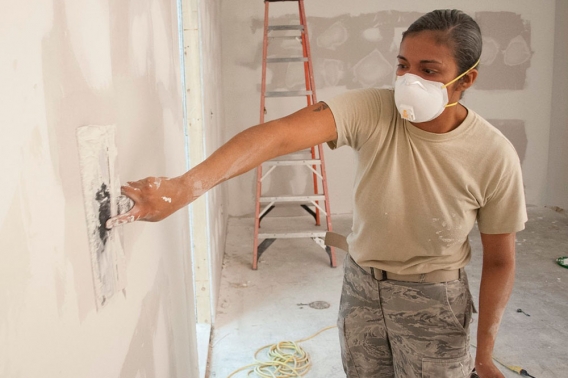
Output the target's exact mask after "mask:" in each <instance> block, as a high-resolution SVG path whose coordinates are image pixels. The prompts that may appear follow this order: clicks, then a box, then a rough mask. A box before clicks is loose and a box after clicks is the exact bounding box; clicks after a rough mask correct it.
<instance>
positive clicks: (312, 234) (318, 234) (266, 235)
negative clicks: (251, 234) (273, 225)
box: [258, 231, 326, 239]
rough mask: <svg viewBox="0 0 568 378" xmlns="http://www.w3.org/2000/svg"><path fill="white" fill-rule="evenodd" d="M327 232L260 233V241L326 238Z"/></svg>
mask: <svg viewBox="0 0 568 378" xmlns="http://www.w3.org/2000/svg"><path fill="white" fill-rule="evenodd" d="M325 234H326V231H315V232H276V233H262V234H261V233H259V234H258V238H259V239H296V238H325Z"/></svg>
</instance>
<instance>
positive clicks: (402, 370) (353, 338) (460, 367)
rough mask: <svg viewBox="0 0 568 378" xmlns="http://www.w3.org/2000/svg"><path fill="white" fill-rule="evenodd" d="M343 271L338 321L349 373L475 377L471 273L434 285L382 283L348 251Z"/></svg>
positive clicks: (360, 377) (386, 376)
mask: <svg viewBox="0 0 568 378" xmlns="http://www.w3.org/2000/svg"><path fill="white" fill-rule="evenodd" d="M344 270H345V275H344V281H343V291H342V294H341V304H340V309H339V319H338V326H339V333H340V343H341V352H342V360H343V367H344V370H345V372H346V374H347V376H348V377H349V378H352V377H358V378H369V377H380V378H389V377H398V378H403V377H404V378H413V377H417V378H418V377H424V378H427V377H429V378H434V377H435V378H443V377H449V378H454V377H469V376H470V374H471V371H472V370H473V361H472V359H471V356H470V354H469V322H470V320H471V312H472V301H471V295H470V293H469V289H468V285H467V278H466V277H463V278H462V279H460V280H456V281H450V282H445V283H435V284H432V283H413V282H400V281H392V280H387V281H381V282H379V281H377V280H375V279H374V278H373V277H372V276H371V275H370V274H369V273H367V272H365V271H364V270H363V269H362V268H361V267H359V266H358V265H357V264H355V262H354V261H353V260H352V259H351V258H350V257H349V255H348V256H347V257H346V259H345V263H344Z"/></svg>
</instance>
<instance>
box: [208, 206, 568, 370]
mask: <svg viewBox="0 0 568 378" xmlns="http://www.w3.org/2000/svg"><path fill="white" fill-rule="evenodd" d="M528 211H529V221H528V222H527V227H526V230H525V231H523V232H521V233H519V234H518V235H517V281H516V284H515V288H514V291H513V295H512V297H511V300H510V301H509V305H508V307H507V309H506V313H505V316H504V319H503V323H502V325H501V329H500V332H499V337H498V341H497V345H496V348H495V353H494V354H495V356H496V357H498V358H499V359H500V360H502V361H503V362H505V363H507V364H509V365H518V366H522V367H524V368H525V369H527V370H528V372H529V373H530V374H532V375H533V376H535V377H538V378H559V377H568V373H567V370H566V367H567V366H568V269H564V268H562V267H560V266H559V265H557V264H556V263H555V262H554V260H555V259H556V258H557V257H559V256H568V216H567V215H566V214H564V213H559V212H557V211H554V210H552V209H548V208H541V207H529V209H528ZM283 221H284V222H304V221H306V220H305V219H300V218H286V219H284V220H283ZM350 223H351V218H350V217H349V216H335V217H334V218H333V225H334V230H335V231H337V232H339V233H342V234H345V235H346V234H347V233H348V232H349V230H350ZM252 233H253V223H252V219H251V218H233V219H231V220H230V222H229V231H228V236H227V246H226V255H225V260H224V265H223V275H222V283H221V289H220V297H219V303H218V308H217V317H216V321H215V324H214V326H213V334H212V340H211V351H210V357H209V358H210V360H209V370H208V375H207V376H208V377H223V378H225V377H227V376H228V375H229V374H231V373H232V372H233V371H234V370H236V369H238V368H240V367H242V366H244V365H247V364H250V363H252V362H253V355H254V353H255V351H256V350H257V349H258V348H260V347H262V346H264V345H267V344H273V343H276V342H279V341H283V340H299V339H302V338H304V337H307V336H310V335H312V334H314V333H315V332H317V331H318V330H320V329H322V328H324V327H326V326H330V325H335V321H336V316H337V311H338V305H339V295H340V290H341V283H342V267H341V266H342V261H343V257H344V256H345V253H344V252H343V251H340V250H337V252H336V253H337V262H338V267H337V268H335V269H332V268H330V267H329V260H328V257H327V254H326V253H325V252H324V251H323V249H321V248H320V247H319V246H318V245H317V244H315V243H314V242H313V241H311V240H309V239H298V240H277V241H276V242H275V243H274V244H273V245H272V246H271V247H270V248H269V249H268V250H267V251H266V252H265V254H264V255H263V256H262V258H261V260H260V262H259V269H258V270H257V271H253V270H252V269H251V260H252ZM470 238H471V243H472V247H473V250H474V252H473V259H472V262H471V263H470V264H469V265H468V267H467V271H468V274H469V279H470V284H471V290H472V294H473V296H474V298H475V300H476V302H477V298H478V293H479V281H480V273H481V243H480V239H479V233H478V232H477V231H476V230H474V231H473V232H472V234H471V236H470ZM314 301H325V302H328V303H329V304H330V307H329V308H327V309H319V310H318V309H313V308H311V307H309V306H307V305H306V304H309V303H311V302H314ZM519 308H520V309H522V310H523V311H525V312H526V313H527V314H530V316H527V315H525V314H524V313H519V312H517V309H519ZM476 328H477V319H476V318H474V321H473V323H472V335H475V331H476ZM472 340H474V341H475V337H472ZM301 346H302V347H303V348H304V349H305V350H306V351H307V352H308V353H309V354H310V355H311V358H312V364H313V367H312V370H311V371H310V372H309V373H308V374H307V377H316V378H319V377H325V378H335V377H344V376H345V375H344V373H343V369H342V366H341V358H340V352H339V342H338V337H337V329H331V330H329V331H325V332H323V333H322V334H320V335H319V336H317V337H315V338H314V339H312V340H309V341H307V342H303V343H302V344H301ZM472 354H475V349H474V348H472ZM502 371H503V373H504V374H505V376H506V377H518V375H517V374H515V373H512V372H510V371H508V370H506V369H505V368H502ZM246 376H247V375H246V373H245V372H241V373H238V374H237V375H236V376H235V377H246Z"/></svg>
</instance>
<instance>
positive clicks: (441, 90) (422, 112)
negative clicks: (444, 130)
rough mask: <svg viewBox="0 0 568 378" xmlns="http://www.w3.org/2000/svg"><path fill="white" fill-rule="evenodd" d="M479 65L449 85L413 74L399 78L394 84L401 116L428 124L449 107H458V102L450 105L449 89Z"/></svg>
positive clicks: (395, 96)
mask: <svg viewBox="0 0 568 378" xmlns="http://www.w3.org/2000/svg"><path fill="white" fill-rule="evenodd" d="M478 63H479V61H477V62H476V63H475V64H474V65H473V66H472V67H471V68H470V69H469V70H467V71H465V72H464V73H462V74H461V75H460V76H458V77H456V78H455V79H454V80H452V81H450V82H449V83H447V84H444V83H440V82H437V81H430V80H426V79H423V78H421V77H420V76H417V75H414V74H411V73H405V74H404V75H402V76H397V77H396V81H395V83H394V103H395V104H396V108H397V109H398V112H399V113H400V116H401V117H402V118H404V119H407V120H409V121H410V122H416V123H420V122H428V121H431V120H433V119H434V118H436V117H438V116H439V115H440V114H442V112H443V111H444V109H446V108H447V107H450V106H454V105H457V102H454V103H452V104H448V89H447V88H448V86H449V85H450V84H453V83H455V82H456V81H457V80H459V79H461V78H462V77H463V76H464V75H465V74H467V73H468V72H469V71H471V70H472V69H474V68H475V67H476V66H477V64H478Z"/></svg>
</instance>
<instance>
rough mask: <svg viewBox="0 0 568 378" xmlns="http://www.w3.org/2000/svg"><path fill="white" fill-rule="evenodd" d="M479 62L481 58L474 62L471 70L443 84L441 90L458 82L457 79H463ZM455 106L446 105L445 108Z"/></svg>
mask: <svg viewBox="0 0 568 378" xmlns="http://www.w3.org/2000/svg"><path fill="white" fill-rule="evenodd" d="M480 60H481V58H479V59H478V60H477V62H475V64H474V65H473V66H471V68H470V69H469V70H467V71H465V72H464V73H462V74H461V75H460V76H458V77H456V78H455V79H454V80H452V81H450V82H449V83H448V84H444V85H443V86H442V88H446V87H447V86H448V85H450V84H453V83H455V82H456V81H458V80H459V79H461V78H462V77H464V76H465V75H467V74H468V73H469V72H470V71H471V70H473V69H474V68H475V67H477V65H478V64H479V61H480ZM456 104H457V102H456ZM453 105H455V104H450V105H446V106H453Z"/></svg>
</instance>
